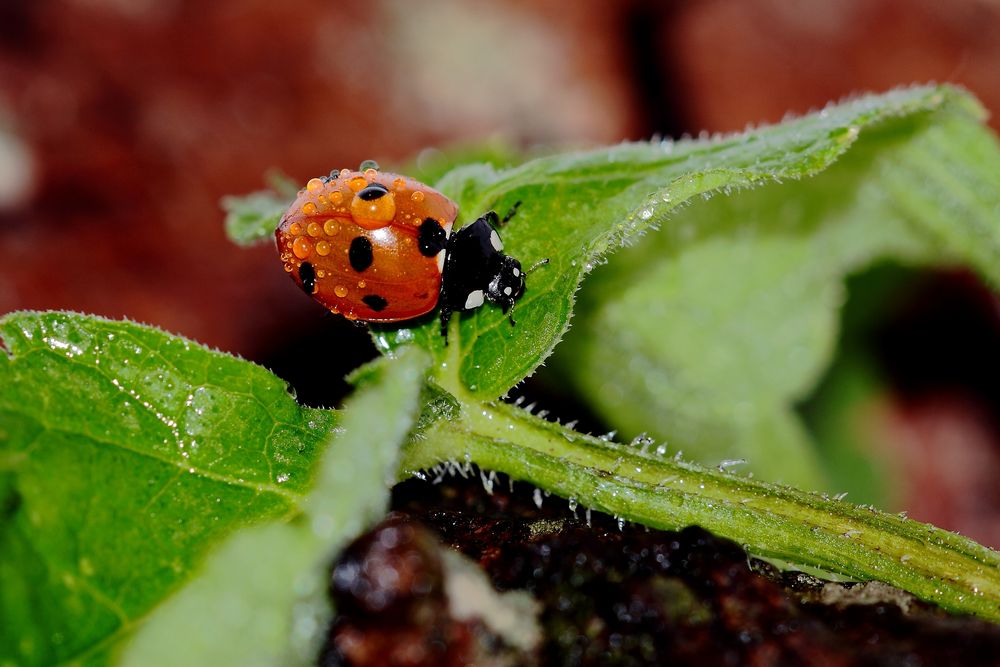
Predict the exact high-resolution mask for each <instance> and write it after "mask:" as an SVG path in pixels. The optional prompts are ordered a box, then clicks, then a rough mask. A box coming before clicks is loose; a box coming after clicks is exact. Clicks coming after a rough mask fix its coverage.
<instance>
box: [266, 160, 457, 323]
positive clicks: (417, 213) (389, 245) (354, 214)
mask: <svg viewBox="0 0 1000 667" xmlns="http://www.w3.org/2000/svg"><path fill="white" fill-rule="evenodd" d="M362 166H364V165H362ZM457 215H458V206H456V205H455V203H454V202H453V201H451V200H450V199H448V198H447V197H445V196H444V195H443V194H441V193H440V192H438V191H437V190H434V189H432V188H429V187H428V186H426V185H424V184H423V183H420V182H419V181H415V180H413V179H412V178H408V177H406V176H400V175H398V174H392V173H388V172H381V171H378V170H377V169H375V168H367V169H364V170H363V171H350V170H348V169H343V170H341V171H333V172H331V173H330V176H325V177H322V178H314V179H311V180H310V181H309V182H308V183H307V184H306V187H305V188H303V189H302V190H300V191H299V194H298V196H297V197H296V199H295V201H294V202H293V203H292V205H291V207H290V208H289V209H288V211H286V212H285V215H284V216H283V217H282V219H281V222H280V223H279V224H278V228H277V230H276V231H275V236H276V238H277V241H278V251H279V252H280V254H281V260H282V262H284V264H285V270H286V271H288V273H289V274H290V275H291V276H292V277H293V278H294V279H295V281H296V282H297V283H298V284H299V285H300V286H301V287H302V289H303V290H305V292H306V293H307V294H310V295H312V297H313V298H314V299H316V300H317V301H319V302H320V303H322V304H323V305H324V306H326V307H327V308H329V309H330V310H331V311H333V312H334V313H340V314H341V315H343V316H344V317H346V318H348V319H352V320H354V319H357V320H364V321H367V322H394V321H398V320H406V319H410V318H413V317H419V316H420V315H423V314H425V313H428V312H430V311H431V310H433V309H434V306H435V305H436V304H437V301H438V294H439V292H440V290H441V272H442V270H443V268H444V255H445V252H444V248H445V241H446V239H447V237H448V235H449V234H450V233H451V227H452V224H453V223H454V222H455V217H456V216H457ZM429 236H434V237H437V238H438V239H439V242H438V243H437V244H436V245H435V244H434V243H431V242H428V237H429ZM422 237H423V243H422Z"/></svg>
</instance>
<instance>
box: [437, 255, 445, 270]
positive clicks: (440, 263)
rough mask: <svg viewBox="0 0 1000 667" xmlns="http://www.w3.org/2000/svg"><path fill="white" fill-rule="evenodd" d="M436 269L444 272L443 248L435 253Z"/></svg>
mask: <svg viewBox="0 0 1000 667" xmlns="http://www.w3.org/2000/svg"><path fill="white" fill-rule="evenodd" d="M437 263H438V271H440V272H441V273H444V250H442V251H441V252H439V253H438V254H437Z"/></svg>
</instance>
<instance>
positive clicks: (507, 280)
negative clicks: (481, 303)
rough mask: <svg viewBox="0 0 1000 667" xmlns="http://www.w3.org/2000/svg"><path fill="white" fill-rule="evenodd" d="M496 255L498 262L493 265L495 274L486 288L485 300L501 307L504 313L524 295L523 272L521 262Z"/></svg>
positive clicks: (500, 254) (502, 255)
mask: <svg viewBox="0 0 1000 667" xmlns="http://www.w3.org/2000/svg"><path fill="white" fill-rule="evenodd" d="M498 254H499V257H498V258H497V259H498V260H499V261H497V262H496V264H495V272H494V273H493V275H492V276H491V278H490V283H489V285H488V286H487V288H486V298H487V300H489V301H490V302H491V303H495V304H497V305H498V306H500V307H502V308H503V311H504V312H505V313H506V312H507V311H508V310H510V309H511V308H512V307H513V306H514V302H515V301H517V300H518V299H520V298H521V296H523V295H524V270H523V269H522V268H521V262H519V261H517V260H516V259H514V258H513V257H509V256H507V255H504V254H502V253H498Z"/></svg>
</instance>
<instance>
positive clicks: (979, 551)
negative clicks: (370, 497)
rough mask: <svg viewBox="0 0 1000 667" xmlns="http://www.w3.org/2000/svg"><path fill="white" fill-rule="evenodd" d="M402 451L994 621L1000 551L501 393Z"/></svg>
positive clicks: (411, 459)
mask: <svg viewBox="0 0 1000 667" xmlns="http://www.w3.org/2000/svg"><path fill="white" fill-rule="evenodd" d="M461 405H462V414H461V416H460V418H458V419H453V420H449V419H439V420H437V421H436V422H434V423H433V424H432V425H431V426H429V427H428V428H426V429H425V430H424V431H423V432H422V433H421V435H420V436H419V437H417V438H414V439H413V440H411V442H410V443H409V444H408V445H407V447H406V448H405V449H404V455H403V465H402V470H404V471H406V472H408V473H413V472H416V471H418V470H421V469H426V468H430V467H432V466H434V465H435V464H437V463H440V462H442V461H448V460H452V461H454V460H455V459H456V457H464V458H465V460H466V461H474V462H475V463H476V464H478V465H479V466H480V467H481V468H483V469H487V470H496V471H499V472H503V473H506V474H508V475H510V476H511V477H512V478H514V479H518V480H524V481H527V482H531V483H533V484H536V485H537V486H539V487H541V488H542V489H545V490H547V491H550V492H552V493H555V494H557V495H559V496H562V497H564V498H571V499H574V500H576V501H577V502H579V503H580V504H582V505H584V506H586V507H590V508H593V509H596V510H600V511H602V512H606V513H609V514H612V515H614V516H617V517H621V518H622V519H625V520H628V521H635V522H638V523H641V524H644V525H647V526H650V527H653V528H660V529H667V530H669V529H678V528H682V527H684V526H688V525H693V524H694V525H699V526H702V527H703V528H706V529H708V530H710V531H712V532H713V533H715V534H717V535H720V536H723V537H727V538H729V539H731V540H734V541H736V542H738V543H740V544H741V545H743V547H744V548H745V549H747V551H749V552H750V553H752V554H754V555H757V556H763V557H771V558H778V559H781V560H784V561H787V562H789V563H794V564H799V565H804V566H812V567H818V568H822V569H824V570H827V571H830V572H836V573H839V574H843V575H846V576H848V577H851V578H855V579H860V580H869V579H876V580H880V581H884V582H887V583H890V584H892V585H894V586H897V587H899V588H902V589H903V590H906V591H909V592H910V593H912V594H914V595H916V596H917V597H919V598H922V599H924V600H927V601H930V602H934V603H936V604H938V605H940V606H941V607H943V608H945V609H948V610H951V611H953V612H960V613H971V614H976V615H979V616H981V617H983V618H986V619H990V620H992V621H998V622H1000V554H998V553H997V552H996V551H993V550H991V549H988V548H986V547H983V546H981V545H979V544H977V543H975V542H973V541H972V540H969V539H967V538H965V537H962V536H960V535H957V534H955V533H950V532H947V531H944V530H941V529H939V528H935V527H934V526H930V525H928V524H923V523H919V522H916V521H911V520H908V519H904V518H902V517H900V516H896V515H893V514H887V513H885V512H881V511H879V510H876V509H875V508H873V507H865V506H858V505H854V504H851V503H847V502H843V501H839V500H831V499H829V498H826V497H823V496H820V495H817V494H809V493H804V492H801V491H798V490H795V489H792V488H788V487H783V486H779V485H775V484H769V483H766V482H761V481H757V480H754V479H751V478H748V477H741V476H738V475H735V474H731V473H728V472H724V471H716V470H710V469H707V468H703V467H701V466H696V465H693V464H689V463H685V462H682V461H678V460H674V459H668V458H665V457H664V456H663V455H662V454H657V453H656V452H650V451H647V448H645V447H639V446H631V445H623V444H620V443H615V442H611V441H608V440H605V439H603V438H595V437H593V436H589V435H583V434H580V433H576V432H574V431H572V430H570V429H568V428H565V427H563V426H560V425H558V424H554V423H551V422H548V421H545V420H543V419H539V418H538V417H535V416H533V415H531V414H529V413H528V412H526V411H524V410H521V409H519V408H516V407H514V406H511V405H508V404H505V403H477V402H474V401H473V400H472V399H470V398H469V397H467V396H465V397H462V398H461Z"/></svg>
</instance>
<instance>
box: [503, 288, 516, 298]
mask: <svg viewBox="0 0 1000 667" xmlns="http://www.w3.org/2000/svg"><path fill="white" fill-rule="evenodd" d="M513 291H514V290H513V289H511V286H510V285H507V287H504V288H503V293H504V294H506V295H507V296H510V294H511V292H513Z"/></svg>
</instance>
